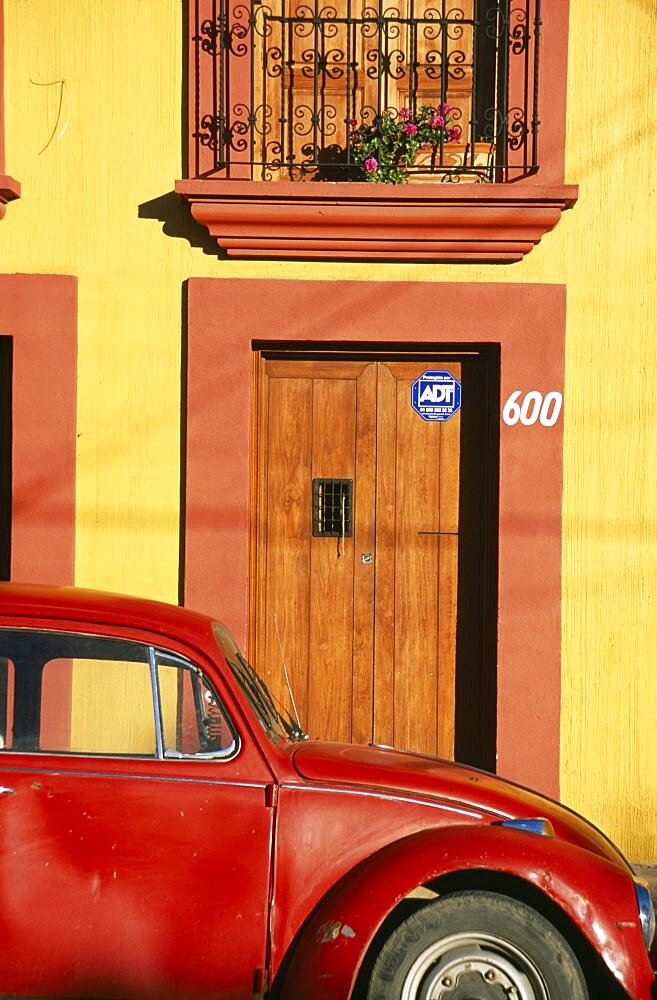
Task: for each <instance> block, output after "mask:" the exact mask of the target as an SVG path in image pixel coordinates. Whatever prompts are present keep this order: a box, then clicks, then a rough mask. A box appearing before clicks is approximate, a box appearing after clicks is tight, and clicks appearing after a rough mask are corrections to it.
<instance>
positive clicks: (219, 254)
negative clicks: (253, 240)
mask: <svg viewBox="0 0 657 1000" xmlns="http://www.w3.org/2000/svg"><path fill="white" fill-rule="evenodd" d="M137 214H138V216H139V218H140V219H157V220H158V221H159V222H163V223H164V226H163V232H164V234H165V236H173V237H174V238H175V239H179V240H187V242H188V243H189V245H190V246H192V247H198V248H199V249H200V250H202V251H203V253H205V254H208V255H209V256H211V257H216V258H219V259H220V260H224V259H225V258H226V254H225V253H224V252H223V251H221V250H220V249H219V247H218V246H217V243H216V240H214V239H213V238H212V236H210V234H209V232H208V231H207V229H206V228H205V226H201V225H200V224H199V223H198V222H196V220H195V219H194V218H193V216H192V214H191V212H190V210H189V206H188V205H187V203H186V202H184V201H183V199H182V198H181V197H180V196H179V195H177V194H176V192H175V191H167V193H166V194H161V195H160V196H159V198H153V199H152V200H151V201H145V202H144V203H143V205H140V206H139V211H138V213H137Z"/></svg>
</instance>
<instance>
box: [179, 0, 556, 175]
mask: <svg viewBox="0 0 657 1000" xmlns="http://www.w3.org/2000/svg"><path fill="white" fill-rule="evenodd" d="M196 8H197V18H196V23H195V24H194V25H191V26H190V37H191V38H192V39H193V43H194V70H193V77H194V85H195V98H196V100H195V116H196V117H195V122H194V129H193V139H194V143H195V147H194V163H193V165H190V166H193V168H194V171H195V176H197V177H227V178H232V177H241V178H247V179H248V178H249V177H250V178H252V179H253V180H258V179H264V180H278V179H293V180H299V181H321V180H348V179H358V177H359V171H357V170H356V169H355V165H354V151H353V143H352V141H351V137H352V136H353V130H354V128H356V127H358V126H359V125H363V124H364V125H372V124H374V123H376V122H378V121H380V120H381V119H382V116H384V115H387V114H389V115H393V116H397V115H399V112H400V111H402V109H410V111H411V112H415V111H416V110H417V109H419V108H420V107H422V106H423V105H431V106H444V105H445V104H447V105H448V106H449V107H450V118H451V125H452V126H453V127H454V128H456V129H458V141H456V140H455V141H453V142H450V143H449V144H447V143H444V142H442V141H441V142H440V143H438V144H436V145H435V146H434V147H433V148H432V149H431V151H430V152H431V155H429V156H425V157H424V158H423V162H421V163H419V162H417V163H415V164H409V165H408V171H409V174H413V173H415V174H417V179H423V180H427V179H429V178H431V177H436V178H437V179H440V180H448V181H456V182H461V183H462V182H464V181H468V180H470V181H479V182H487V181H494V180H495V181H503V180H508V179H512V178H514V177H517V176H520V175H522V174H527V173H532V172H535V171H536V170H537V169H538V161H537V140H538V124H539V118H538V71H539V35H540V25H541V20H540V0H378V2H377V0H265V2H258V0H198V2H197V4H196ZM404 113H405V112H404ZM452 138H453V137H452ZM360 174H361V175H362V171H360ZM411 179H413V178H411Z"/></svg>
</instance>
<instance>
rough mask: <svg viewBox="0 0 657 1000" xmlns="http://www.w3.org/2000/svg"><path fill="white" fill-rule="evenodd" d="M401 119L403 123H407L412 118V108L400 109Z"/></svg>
mask: <svg viewBox="0 0 657 1000" xmlns="http://www.w3.org/2000/svg"><path fill="white" fill-rule="evenodd" d="M399 117H400V118H401V120H402V121H403V122H407V121H408V119H409V118H410V117H411V110H410V108H400V111H399Z"/></svg>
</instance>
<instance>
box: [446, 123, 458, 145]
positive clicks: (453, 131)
mask: <svg viewBox="0 0 657 1000" xmlns="http://www.w3.org/2000/svg"><path fill="white" fill-rule="evenodd" d="M460 138H461V129H460V128H459V126H458V125H455V126H454V128H448V129H447V141H448V142H458V141H459V139H460Z"/></svg>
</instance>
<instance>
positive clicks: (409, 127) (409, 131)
mask: <svg viewBox="0 0 657 1000" xmlns="http://www.w3.org/2000/svg"><path fill="white" fill-rule="evenodd" d="M402 132H405V133H406V135H417V125H414V124H413V122H407V123H406V124H405V125H404V127H403V129H402Z"/></svg>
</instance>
